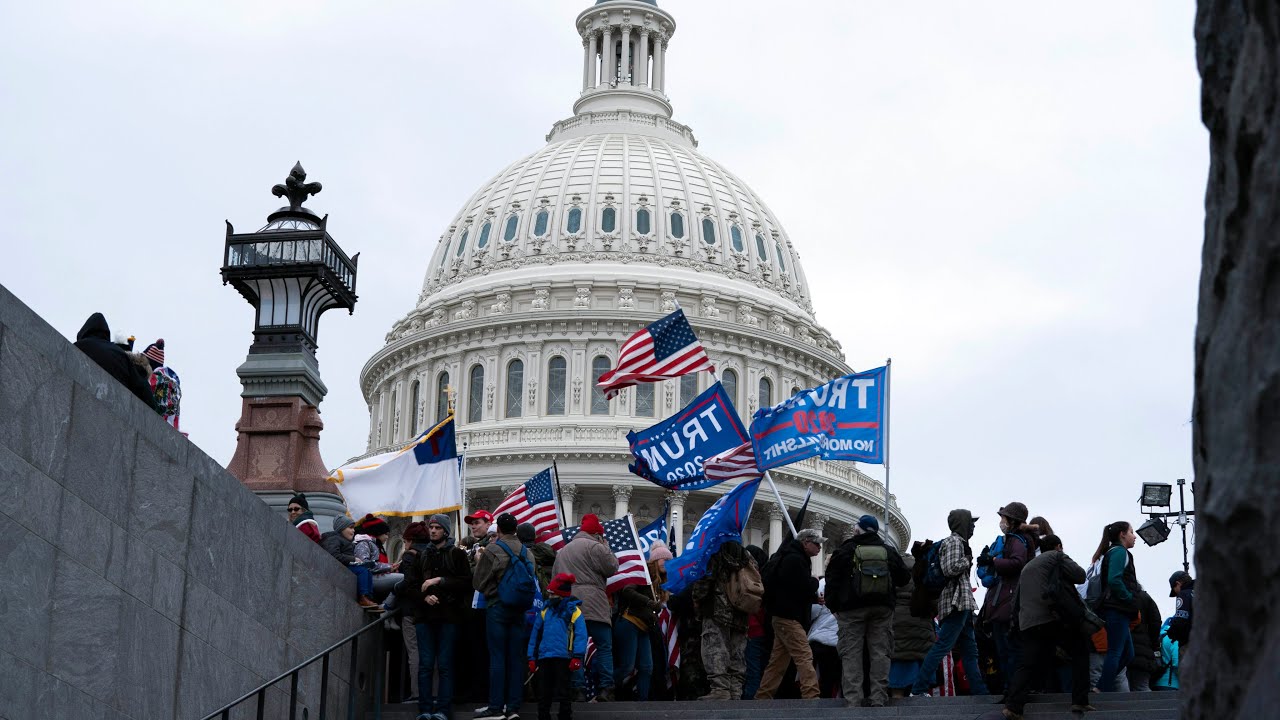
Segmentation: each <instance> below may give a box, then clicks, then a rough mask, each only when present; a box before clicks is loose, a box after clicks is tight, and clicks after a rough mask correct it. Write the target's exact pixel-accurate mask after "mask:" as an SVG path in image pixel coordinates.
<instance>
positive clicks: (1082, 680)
mask: <svg viewBox="0 0 1280 720" xmlns="http://www.w3.org/2000/svg"><path fill="white" fill-rule="evenodd" d="M1022 640H1023V642H1024V643H1026V644H1025V646H1024V648H1023V649H1024V651H1025V652H1024V653H1023V655H1022V663H1021V664H1020V665H1019V666H1018V669H1017V670H1016V671H1015V672H1014V674H1013V677H1012V678H1011V679H1010V680H1009V686H1008V690H1007V692H1006V694H1005V697H1007V698H1008V703H1007V704H1006V707H1007V708H1009V709H1010V710H1012V711H1013V712H1015V713H1018V714H1019V715H1021V714H1022V711H1023V710H1024V709H1026V704H1027V696H1028V694H1030V692H1031V690H1032V687H1031V686H1032V684H1033V680H1034V678H1036V677H1037V676H1040V675H1043V674H1044V671H1047V670H1049V669H1050V668H1052V667H1053V665H1054V663H1055V662H1056V661H1057V656H1056V654H1055V652H1054V651H1055V650H1056V649H1057V648H1059V647H1061V648H1062V649H1063V650H1064V651H1065V652H1066V653H1067V655H1068V656H1069V657H1070V658H1071V704H1072V705H1088V704H1089V638H1088V637H1086V636H1085V635H1084V634H1083V633H1081V632H1079V631H1077V630H1075V629H1074V628H1068V627H1066V626H1064V625H1062V624H1061V623H1057V622H1052V623H1048V624H1045V625H1037V626H1035V627H1032V628H1027V629H1026V630H1023V631H1022Z"/></svg>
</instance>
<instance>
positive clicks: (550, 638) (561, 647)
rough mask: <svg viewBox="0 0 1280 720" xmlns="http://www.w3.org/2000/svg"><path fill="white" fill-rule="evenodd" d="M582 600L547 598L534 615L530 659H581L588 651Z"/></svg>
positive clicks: (530, 634) (530, 635)
mask: <svg viewBox="0 0 1280 720" xmlns="http://www.w3.org/2000/svg"><path fill="white" fill-rule="evenodd" d="M581 605H582V603H581V602H580V601H579V600H578V598H576V597H573V596H570V597H567V598H562V597H560V596H558V595H556V596H552V598H551V599H550V600H547V602H546V604H544V605H543V606H542V609H541V610H539V611H538V612H536V613H534V615H533V631H532V632H530V633H529V659H530V660H535V661H536V660H546V659H548V658H562V659H565V660H568V659H570V658H578V659H579V660H581V659H582V656H583V655H586V653H587V621H586V616H585V615H584V614H583V612H582V607H581Z"/></svg>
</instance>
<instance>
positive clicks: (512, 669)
mask: <svg viewBox="0 0 1280 720" xmlns="http://www.w3.org/2000/svg"><path fill="white" fill-rule="evenodd" d="M516 524H517V523H516V516H515V515H512V514H511V513H502V514H501V515H499V516H498V523H497V525H498V535H497V537H495V538H494V539H493V542H492V543H490V544H489V545H488V546H487V547H485V548H484V551H483V552H481V553H480V556H479V558H478V559H477V560H476V572H475V575H474V576H473V577H472V582H471V584H472V586H473V587H474V588H475V589H476V591H477V592H480V593H483V594H484V599H485V627H484V629H485V637H486V639H487V640H488V644H489V705H488V706H487V707H485V708H481V709H480V710H479V711H478V712H477V713H476V720H516V718H518V717H519V715H518V714H517V713H518V711H519V709H520V703H521V702H522V701H523V699H524V669H525V635H524V632H525V618H524V611H525V610H527V609H528V608H509V607H507V606H506V605H504V604H503V603H502V601H501V599H500V598H499V596H498V585H499V584H500V583H501V582H502V578H503V576H504V575H506V574H507V572H509V571H510V570H511V566H512V563H517V562H526V563H530V567H529V577H530V578H533V577H534V572H533V568H532V566H531V565H532V560H531V559H530V558H529V557H528V553H527V552H526V553H525V558H524V559H523V560H522V559H521V558H520V554H521V551H522V550H523V549H524V546H523V545H521V544H520V538H518V537H516Z"/></svg>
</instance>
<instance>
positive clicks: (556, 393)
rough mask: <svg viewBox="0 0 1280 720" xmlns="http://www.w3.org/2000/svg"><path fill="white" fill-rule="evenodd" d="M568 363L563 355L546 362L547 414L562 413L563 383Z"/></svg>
mask: <svg viewBox="0 0 1280 720" xmlns="http://www.w3.org/2000/svg"><path fill="white" fill-rule="evenodd" d="M568 366H569V364H568V363H567V362H566V361H565V359H564V356H563V355H557V356H555V357H553V358H551V362H550V363H548V364H547V414H548V415H563V414H564V405H565V385H566V384H567V383H568V379H569V367H568Z"/></svg>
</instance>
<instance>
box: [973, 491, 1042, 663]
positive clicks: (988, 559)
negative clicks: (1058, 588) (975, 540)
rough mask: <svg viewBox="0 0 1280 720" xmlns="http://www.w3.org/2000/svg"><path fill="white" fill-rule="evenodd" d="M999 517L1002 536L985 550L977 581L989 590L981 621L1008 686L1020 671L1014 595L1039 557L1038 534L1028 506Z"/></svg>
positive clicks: (1005, 511)
mask: <svg viewBox="0 0 1280 720" xmlns="http://www.w3.org/2000/svg"><path fill="white" fill-rule="evenodd" d="M996 512H997V513H998V514H999V517H1000V537H999V538H997V539H996V542H995V543H994V545H992V546H988V547H984V548H982V552H981V553H979V555H978V559H977V560H976V564H977V566H978V579H979V580H981V582H982V584H983V586H985V587H986V588H987V595H986V597H985V598H984V599H983V602H982V619H983V621H984V623H986V624H989V625H990V628H991V639H992V640H993V641H994V642H995V646H996V660H997V669H998V670H999V671H1000V677H1001V678H1002V679H1003V681H1004V684H1005V685H1006V686H1007V685H1008V684H1009V683H1010V682H1012V681H1013V673H1014V671H1015V670H1017V668H1018V664H1019V660H1020V658H1019V650H1020V647H1019V645H1018V638H1017V636H1016V635H1015V634H1012V633H1010V630H1011V628H1012V625H1013V596H1014V593H1016V592H1017V591H1018V577H1019V576H1020V575H1021V574H1022V568H1023V566H1024V565H1026V564H1027V563H1028V562H1030V561H1031V558H1033V557H1035V556H1036V551H1035V546H1034V545H1033V543H1034V542H1036V540H1035V531H1034V530H1033V529H1032V527H1031V526H1029V525H1027V516H1028V515H1029V514H1030V513H1029V512H1028V511H1027V506H1026V505H1024V504H1022V503H1020V502H1011V503H1009V504H1007V505H1005V506H1004V507H1002V508H1000V509H999V510H997V511H996Z"/></svg>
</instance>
